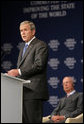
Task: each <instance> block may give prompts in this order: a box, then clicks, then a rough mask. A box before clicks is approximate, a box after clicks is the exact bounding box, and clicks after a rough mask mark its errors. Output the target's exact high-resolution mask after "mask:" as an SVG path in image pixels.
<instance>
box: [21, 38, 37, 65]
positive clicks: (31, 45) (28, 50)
mask: <svg viewBox="0 0 84 124" xmlns="http://www.w3.org/2000/svg"><path fill="white" fill-rule="evenodd" d="M34 44H35V39H34V40H33V41H32V42H31V43H30V45H29V46H28V48H27V50H26V52H25V54H24V56H23V57H22V52H23V50H21V53H20V60H21V61H20V62H19V66H21V64H22V63H23V62H24V60H25V58H26V56H27V55H28V54H29V52H30V51H31V49H32V48H33V46H34Z"/></svg>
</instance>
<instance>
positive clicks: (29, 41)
mask: <svg viewBox="0 0 84 124" xmlns="http://www.w3.org/2000/svg"><path fill="white" fill-rule="evenodd" d="M35 38H36V37H35V36H34V37H33V38H32V39H31V40H30V41H28V42H27V43H25V44H27V45H28V46H29V44H30V43H31V42H32V40H34V39H35Z"/></svg>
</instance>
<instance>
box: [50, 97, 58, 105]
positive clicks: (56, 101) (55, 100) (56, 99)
mask: <svg viewBox="0 0 84 124" xmlns="http://www.w3.org/2000/svg"><path fill="white" fill-rule="evenodd" d="M48 102H49V104H51V105H52V107H56V106H57V104H58V102H59V98H58V96H50V98H49V100H48Z"/></svg>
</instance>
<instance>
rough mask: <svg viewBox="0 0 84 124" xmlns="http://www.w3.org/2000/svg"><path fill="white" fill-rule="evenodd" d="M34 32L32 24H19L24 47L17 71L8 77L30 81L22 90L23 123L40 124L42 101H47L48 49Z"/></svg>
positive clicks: (27, 22)
mask: <svg viewBox="0 0 84 124" xmlns="http://www.w3.org/2000/svg"><path fill="white" fill-rule="evenodd" d="M35 32H36V29H35V25H34V23H33V22H30V21H24V22H22V23H21V24H20V34H21V37H22V39H23V41H25V45H23V46H22V48H21V50H20V53H19V57H18V62H17V69H12V70H10V71H8V75H11V76H17V77H19V78H22V79H25V80H30V81H31V83H29V84H26V85H25V86H24V88H23V123H41V122H42V116H43V115H42V114H43V101H45V100H48V88H47V79H46V70H47V60H48V47H47V44H46V43H44V42H43V41H40V40H39V39H37V38H36V37H35Z"/></svg>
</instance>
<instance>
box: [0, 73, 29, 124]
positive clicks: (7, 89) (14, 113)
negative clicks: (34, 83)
mask: <svg viewBox="0 0 84 124" xmlns="http://www.w3.org/2000/svg"><path fill="white" fill-rule="evenodd" d="M26 83H30V80H26V81H25V80H23V79H20V78H17V77H12V76H8V75H7V74H3V73H1V123H22V106H23V86H24V85H25V84H26Z"/></svg>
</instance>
